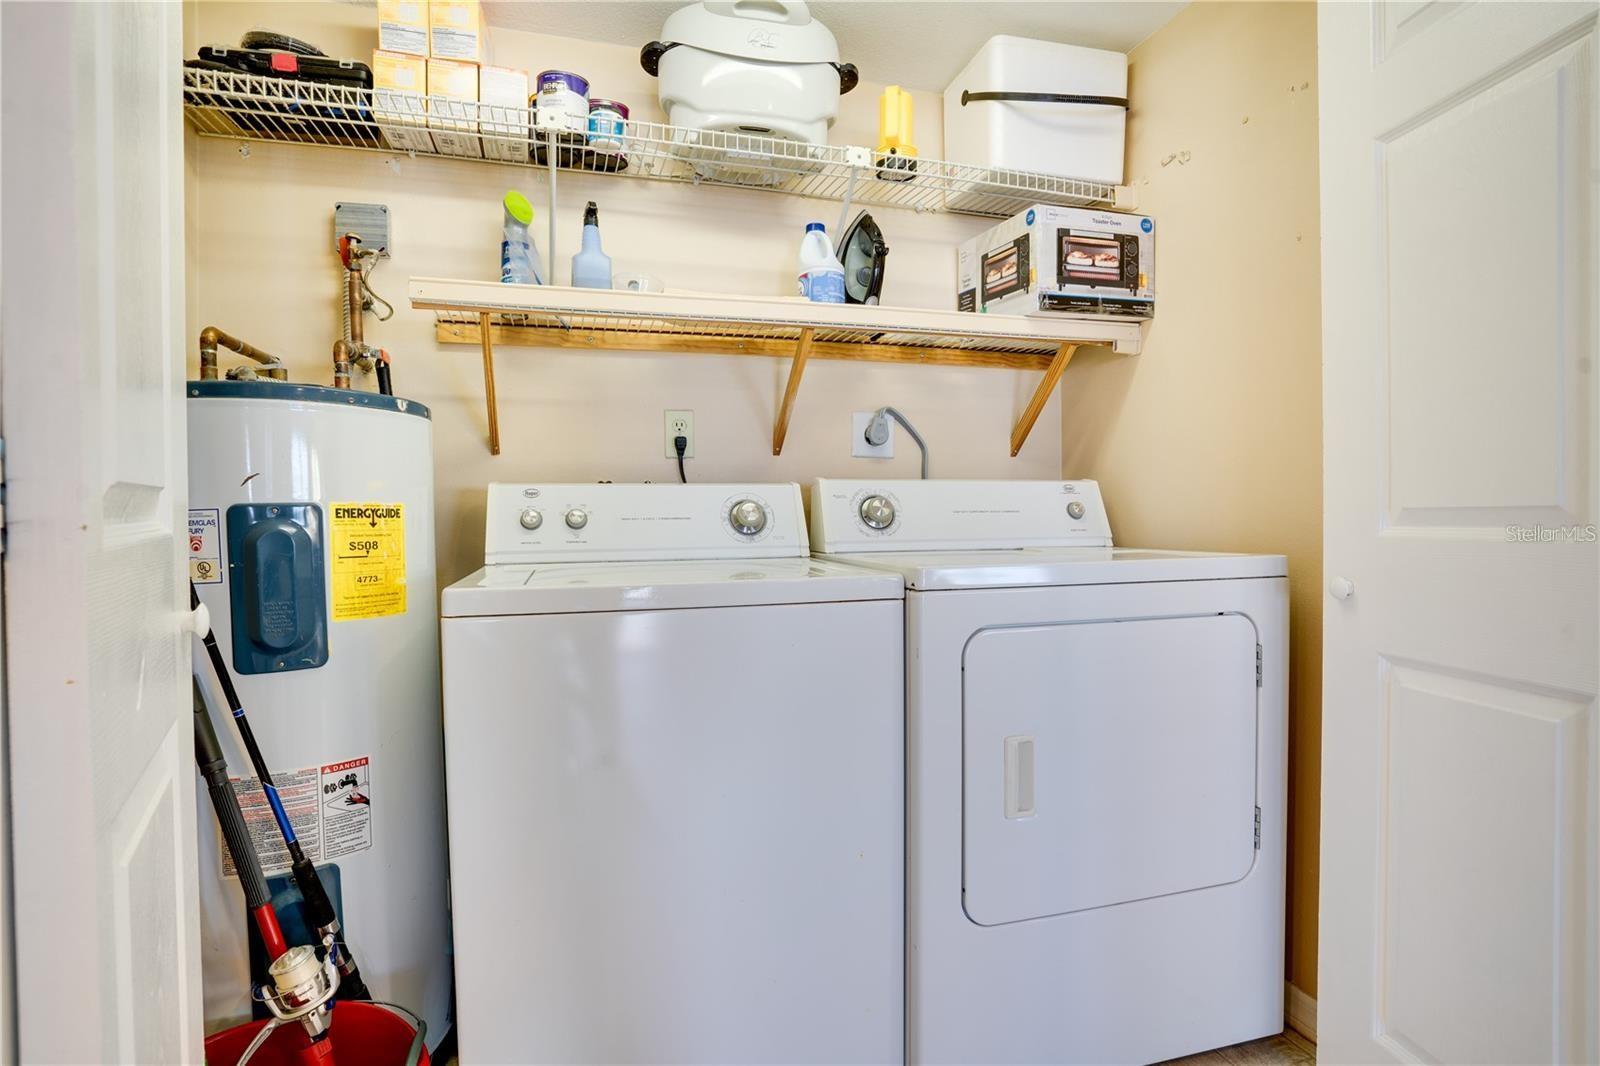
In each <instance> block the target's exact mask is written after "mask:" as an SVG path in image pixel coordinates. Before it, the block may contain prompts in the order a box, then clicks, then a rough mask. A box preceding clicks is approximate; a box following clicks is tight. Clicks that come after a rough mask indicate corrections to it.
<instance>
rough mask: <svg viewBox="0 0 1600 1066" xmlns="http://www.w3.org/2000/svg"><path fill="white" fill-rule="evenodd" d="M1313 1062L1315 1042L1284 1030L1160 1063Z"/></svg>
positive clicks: (1255, 1065)
mask: <svg viewBox="0 0 1600 1066" xmlns="http://www.w3.org/2000/svg"><path fill="white" fill-rule="evenodd" d="M1316 1061H1317V1045H1315V1044H1313V1043H1312V1042H1311V1041H1309V1040H1307V1039H1306V1038H1305V1037H1303V1036H1301V1035H1300V1034H1299V1033H1297V1032H1295V1031H1294V1030H1293V1029H1285V1030H1284V1031H1283V1032H1281V1033H1279V1034H1278V1035H1277V1036H1268V1037H1263V1038H1261V1039H1260V1040H1252V1041H1250V1042H1249V1043H1248V1044H1235V1045H1233V1046H1232V1047H1223V1048H1217V1049H1216V1050H1215V1051H1206V1052H1202V1053H1201V1054H1199V1055H1190V1056H1189V1057H1188V1058H1183V1059H1173V1060H1171V1061H1170V1062H1166V1063H1163V1064H1162V1066H1316Z"/></svg>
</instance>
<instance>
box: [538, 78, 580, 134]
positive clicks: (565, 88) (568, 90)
mask: <svg viewBox="0 0 1600 1066" xmlns="http://www.w3.org/2000/svg"><path fill="white" fill-rule="evenodd" d="M539 111H540V112H541V113H544V114H550V115H560V116H561V121H560V125H561V127H562V128H564V129H569V130H572V131H573V132H574V133H582V132H584V130H585V129H587V127H588V123H589V81H588V79H587V78H584V77H582V76H581V75H578V74H573V73H571V72H569V71H565V70H546V71H542V72H541V73H540V74H539Z"/></svg>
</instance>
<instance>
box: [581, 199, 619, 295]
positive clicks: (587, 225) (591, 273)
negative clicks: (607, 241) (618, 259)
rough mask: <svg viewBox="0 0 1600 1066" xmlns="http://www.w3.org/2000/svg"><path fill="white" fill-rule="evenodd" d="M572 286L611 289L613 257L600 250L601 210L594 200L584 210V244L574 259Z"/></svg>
mask: <svg viewBox="0 0 1600 1066" xmlns="http://www.w3.org/2000/svg"><path fill="white" fill-rule="evenodd" d="M572 284H574V285H576V286H577V287H579V288H582V289H609V288H611V257H610V256H609V255H607V254H606V253H605V252H602V251H601V250H600V209H599V208H598V207H596V206H595V203H594V201H593V200H590V201H589V206H588V207H586V208H584V210H583V244H582V246H581V247H580V248H579V249H578V254H577V255H575V256H573V257H572Z"/></svg>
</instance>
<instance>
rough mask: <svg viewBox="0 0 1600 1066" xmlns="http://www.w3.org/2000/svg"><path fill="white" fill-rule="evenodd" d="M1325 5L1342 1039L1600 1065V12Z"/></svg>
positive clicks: (1488, 1057) (1330, 978)
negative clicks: (1599, 455)
mask: <svg viewBox="0 0 1600 1066" xmlns="http://www.w3.org/2000/svg"><path fill="white" fill-rule="evenodd" d="M1319 11H1320V16H1319V32H1318V49H1319V70H1320V77H1321V78H1322V91H1321V93H1320V94H1319V98H1320V100H1321V102H1322V112H1321V167H1322V175H1321V177H1322V181H1321V186H1322V199H1323V206H1322V213H1323V271H1322V275H1323V307H1324V315H1323V323H1324V325H1323V348H1324V354H1325V359H1324V363H1323V366H1324V375H1323V386H1324V441H1325V448H1326V452H1325V462H1324V471H1325V495H1326V499H1325V508H1324V513H1325V516H1326V517H1325V521H1326V528H1325V536H1324V544H1325V551H1326V560H1325V570H1326V572H1327V574H1328V576H1329V578H1330V579H1331V582H1330V591H1331V592H1332V593H1333V594H1334V595H1336V596H1338V597H1339V600H1338V602H1336V603H1334V604H1332V605H1331V609H1330V611H1329V612H1328V613H1327V615H1326V616H1325V618H1324V671H1323V673H1324V679H1325V680H1324V714H1323V775H1322V777H1323V797H1322V811H1323V815H1322V817H1323V825H1322V848H1323V851H1322V862H1321V868H1322V885H1321V945H1322V947H1321V960H1320V961H1321V968H1320V972H1319V975H1318V1012H1317V1015H1318V1018H1317V1020H1318V1037H1319V1049H1318V1050H1319V1056H1320V1057H1321V1058H1323V1059H1325V1060H1326V1061H1330V1062H1386V1061H1451V1062H1457V1061H1459V1062H1470V1061H1480V1062H1520V1063H1532V1062H1566V1061H1579V1060H1581V1061H1594V1060H1595V1059H1596V1058H1597V1057H1600V1037H1597V1033H1596V1012H1595V1011H1594V1009H1593V1004H1594V1002H1595V997H1596V994H1597V985H1596V982H1597V980H1600V957H1597V940H1600V928H1597V916H1596V908H1595V903H1594V901H1595V900H1596V899H1597V898H1600V876H1597V873H1596V865H1595V863H1596V854H1595V850H1594V847H1593V844H1592V841H1593V840H1594V839H1595V835H1596V833H1597V832H1600V824H1597V811H1596V808H1595V804H1594V796H1595V795H1596V788H1597V784H1600V776H1597V770H1600V750H1597V747H1596V744H1597V739H1600V738H1597V728H1596V724H1597V718H1596V698H1595V697H1596V688H1597V679H1600V663H1597V660H1600V621H1597V615H1600V595H1597V592H1600V545H1597V537H1596V530H1595V524H1594V523H1595V522H1596V500H1597V497H1600V487H1597V461H1596V456H1595V448H1596V440H1597V435H1596V422H1597V416H1600V389H1597V378H1596V363H1597V361H1600V351H1597V349H1596V340H1597V336H1600V331H1597V318H1596V304H1597V297H1596V293H1597V290H1600V271H1597V266H1596V254H1597V251H1596V250H1597V246H1600V234H1597V229H1596V222H1597V217H1600V216H1597V205H1596V186H1595V183H1594V177H1593V176H1594V174H1595V173H1596V172H1597V170H1596V167H1597V158H1596V120H1597V114H1596V99H1597V90H1600V86H1597V83H1596V6H1595V5H1594V4H1592V3H1591V4H1544V3H1523V4H1503V3H1474V4H1453V3H1442V2H1435V3H1427V4H1394V3H1372V4H1366V5H1362V4H1325V5H1322V6H1321V8H1320V9H1319Z"/></svg>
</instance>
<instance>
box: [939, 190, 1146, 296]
mask: <svg viewBox="0 0 1600 1066" xmlns="http://www.w3.org/2000/svg"><path fill="white" fill-rule="evenodd" d="M1155 252H1156V248H1155V220H1153V219H1151V218H1149V217H1148V216H1146V215H1125V214H1120V213H1118V212H1116V211H1100V210H1095V209H1092V208H1085V207H1052V206H1051V205H1049V204H1034V205H1033V206H1032V207H1029V208H1028V209H1027V210H1025V211H1023V212H1021V213H1020V214H1017V215H1013V216H1012V217H1011V218H1008V219H1006V220H1005V221H1004V222H1001V223H999V224H998V225H995V226H993V227H991V228H990V229H988V230H985V231H984V232H983V233H980V234H979V235H978V236H976V237H974V238H972V239H971V240H969V241H966V242H964V243H963V244H962V245H961V247H960V250H959V251H958V252H957V255H956V310H958V311H979V312H987V313H988V314H1001V315H1033V316H1046V317H1048V316H1050V315H1056V314H1097V315H1115V316H1117V317H1119V318H1153V317H1155V307H1156V301H1155V296H1156V293H1155V271H1156V267H1155Z"/></svg>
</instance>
